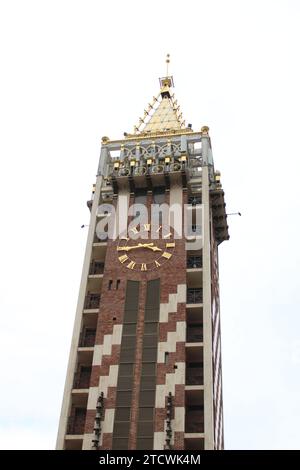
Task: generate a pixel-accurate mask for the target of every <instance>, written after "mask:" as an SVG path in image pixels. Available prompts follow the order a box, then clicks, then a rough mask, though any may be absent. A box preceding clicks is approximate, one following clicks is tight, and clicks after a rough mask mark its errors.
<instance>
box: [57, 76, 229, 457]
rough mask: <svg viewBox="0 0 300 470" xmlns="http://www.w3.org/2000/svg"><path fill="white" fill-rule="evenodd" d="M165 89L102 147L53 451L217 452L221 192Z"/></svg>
mask: <svg viewBox="0 0 300 470" xmlns="http://www.w3.org/2000/svg"><path fill="white" fill-rule="evenodd" d="M173 87H174V83H173V78H172V77H171V76H169V75H168V74H167V76H166V77H163V78H161V79H160V91H159V93H158V95H157V96H156V97H154V98H153V101H152V102H151V103H150V104H149V105H148V107H147V108H146V110H145V111H144V115H143V117H142V118H141V119H140V120H139V124H138V126H136V127H135V128H134V132H133V133H132V134H127V133H125V134H124V138H122V139H119V140H111V139H110V138H108V137H103V138H102V146H101V154H100V160H99V167H98V172H97V180H96V184H95V185H94V188H93V194H92V198H91V200H90V201H88V207H89V209H90V211H91V219H90V225H89V233H88V239H87V246H86V253H85V259H84V264H83V272H82V279H81V285H80V292H79V298H78V305H77V312H76V317H75V323H74V331H73V339H72V344H71V351H70V357H69V364H68V370H67V377H66V384H65V391H64V397H63V404H62V410H61V417H60V424H59V431H58V438H57V449H85V450H90V449H96V450H101V449H103V450H104V449H116V450H125V449H129V450H133V449H142V450H151V449H154V450H164V449H176V450H184V449H195V450H201V449H222V448H223V408H222V371H221V335H220V308H219V307H220V302H219V287H218V286H219V283H218V246H219V244H220V243H221V242H223V241H224V240H227V239H228V238H229V235H228V226H227V216H226V211H225V202H224V191H223V189H222V186H221V182H220V173H219V172H218V171H216V170H215V168H214V162H213V156H212V150H211V141H210V137H209V129H208V127H206V126H204V127H202V128H201V130H196V131H193V129H192V126H191V125H190V124H189V125H186V124H185V121H184V120H183V118H182V113H181V112H180V107H179V105H178V103H177V100H176V99H175V96H174V93H173Z"/></svg>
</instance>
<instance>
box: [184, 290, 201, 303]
mask: <svg viewBox="0 0 300 470" xmlns="http://www.w3.org/2000/svg"><path fill="white" fill-rule="evenodd" d="M202 302H203V289H201V288H191V287H190V288H188V289H187V296H186V303H187V304H202Z"/></svg>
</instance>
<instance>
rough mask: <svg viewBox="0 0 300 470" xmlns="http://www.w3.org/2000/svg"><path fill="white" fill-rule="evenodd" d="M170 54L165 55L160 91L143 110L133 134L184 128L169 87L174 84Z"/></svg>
mask: <svg viewBox="0 0 300 470" xmlns="http://www.w3.org/2000/svg"><path fill="white" fill-rule="evenodd" d="M169 64H170V54H167V56H166V69H167V70H166V72H167V73H166V76H165V77H162V78H160V79H159V83H160V92H159V94H158V96H157V97H153V101H152V103H149V104H148V107H147V108H146V109H145V110H144V115H143V119H141V118H140V119H139V124H138V125H137V126H135V128H134V134H135V135H149V134H152V133H154V134H156V133H164V132H166V133H168V132H170V131H171V132H172V131H180V130H181V129H185V121H184V120H183V117H182V113H181V112H179V110H180V106H179V105H178V104H177V100H175V96H174V93H173V94H171V88H172V87H173V86H174V82H173V77H172V76H171V75H169Z"/></svg>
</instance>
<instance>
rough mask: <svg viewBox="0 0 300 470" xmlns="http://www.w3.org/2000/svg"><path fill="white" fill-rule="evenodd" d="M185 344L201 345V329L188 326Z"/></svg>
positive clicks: (200, 327)
mask: <svg viewBox="0 0 300 470" xmlns="http://www.w3.org/2000/svg"><path fill="white" fill-rule="evenodd" d="M186 341H187V343H202V341H203V327H202V326H198V325H197V326H192V325H188V327H187V330H186Z"/></svg>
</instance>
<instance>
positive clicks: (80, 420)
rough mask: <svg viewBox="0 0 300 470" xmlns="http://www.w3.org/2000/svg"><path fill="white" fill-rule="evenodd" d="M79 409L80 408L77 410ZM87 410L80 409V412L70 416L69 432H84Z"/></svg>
mask: <svg viewBox="0 0 300 470" xmlns="http://www.w3.org/2000/svg"><path fill="white" fill-rule="evenodd" d="M77 411H78V410H77ZM85 417H86V410H85V409H82V410H81V409H80V412H79V413H78V412H77V413H76V414H75V415H72V416H69V419H68V426H67V434H83V433H84V425H85Z"/></svg>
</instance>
